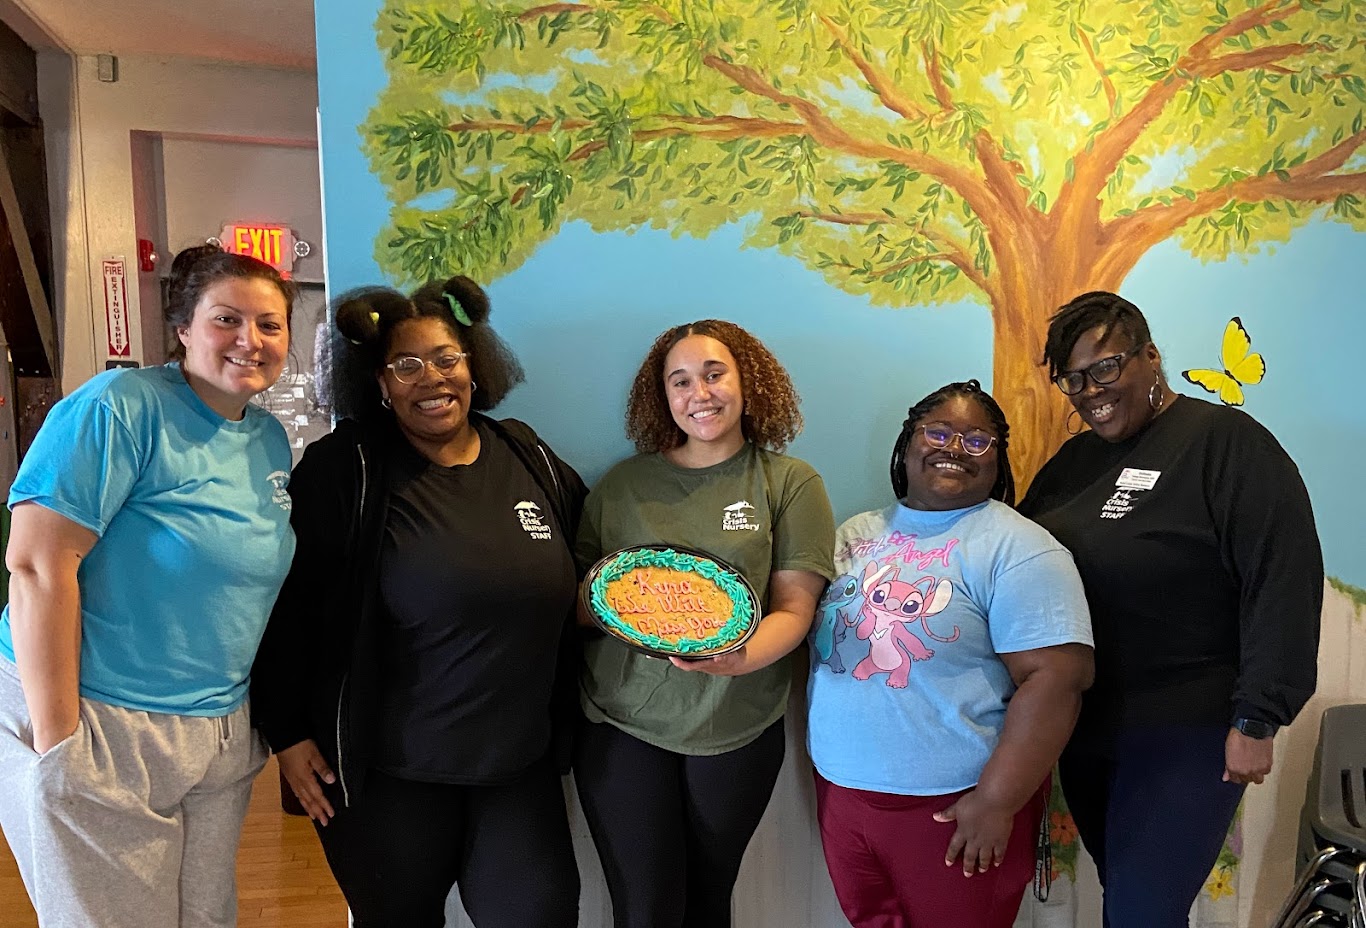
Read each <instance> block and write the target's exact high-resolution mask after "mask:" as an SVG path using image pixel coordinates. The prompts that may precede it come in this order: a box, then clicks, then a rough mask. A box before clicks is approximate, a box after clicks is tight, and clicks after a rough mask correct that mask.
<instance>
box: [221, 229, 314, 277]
mask: <svg viewBox="0 0 1366 928" xmlns="http://www.w3.org/2000/svg"><path fill="white" fill-rule="evenodd" d="M218 240H219V241H220V242H222V243H223V250H224V251H231V252H233V253H234V254H239V255H250V256H251V257H253V258H256V259H257V260H258V261H264V262H266V263H267V264H269V265H270V266H271V267H273V268H275V269H276V270H277V271H279V272H280V273H281V274H282V275H284V276H285V277H288V276H289V273H290V271H291V270H293V269H294V257H295V255H294V233H293V232H292V231H290V229H289V227H288V226H280V225H273V224H269V223H264V224H263V223H242V222H230V223H228V224H227V225H225V226H223V233H222V234H221V235H220V236H219V237H218Z"/></svg>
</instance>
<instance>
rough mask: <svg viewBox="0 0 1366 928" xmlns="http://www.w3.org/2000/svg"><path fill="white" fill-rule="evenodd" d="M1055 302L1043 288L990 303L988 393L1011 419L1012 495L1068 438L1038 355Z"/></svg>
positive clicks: (1060, 400)
mask: <svg viewBox="0 0 1366 928" xmlns="http://www.w3.org/2000/svg"><path fill="white" fill-rule="evenodd" d="M1057 307H1058V303H1057V302H1055V301H1054V300H1053V299H1051V297H1050V296H1049V294H1048V293H1047V292H1046V291H1044V290H1043V289H1042V288H1040V289H1039V290H1037V291H1035V292H1034V293H1032V294H1028V293H1027V294H1023V295H1021V296H1017V297H1014V298H1008V299H1007V300H1006V301H1005V305H1002V306H996V307H993V311H992V321H993V328H994V330H995V357H994V359H993V362H992V395H993V396H995V397H996V399H997V401H998V402H1000V404H1001V408H1002V409H1004V410H1005V414H1006V420H1007V421H1008V422H1009V423H1010V465H1011V468H1012V469H1013V471H1014V473H1015V495H1016V499H1019V498H1021V497H1023V496H1024V492H1025V490H1026V489H1027V488H1028V486H1029V482H1030V481H1031V480H1033V479H1034V475H1035V474H1036V473H1038V471H1039V468H1040V467H1042V466H1043V464H1044V462H1045V461H1047V460H1048V459H1049V458H1050V457H1051V456H1052V455H1053V452H1055V451H1057V450H1058V447H1059V446H1060V445H1061V444H1062V443H1063V442H1064V441H1066V440H1067V438H1068V435H1067V413H1068V412H1069V411H1070V410H1071V408H1072V407H1071V405H1070V404H1068V402H1067V398H1066V397H1065V396H1063V395H1062V393H1061V392H1060V391H1059V390H1058V388H1057V387H1055V386H1053V384H1051V383H1049V382H1048V369H1047V368H1044V367H1040V366H1039V358H1041V357H1042V356H1043V343H1044V337H1045V335H1046V333H1047V332H1048V317H1049V316H1050V315H1051V314H1052V313H1053V312H1054V310H1056V309H1057Z"/></svg>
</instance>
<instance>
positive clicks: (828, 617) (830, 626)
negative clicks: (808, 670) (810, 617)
mask: <svg viewBox="0 0 1366 928" xmlns="http://www.w3.org/2000/svg"><path fill="white" fill-rule="evenodd" d="M861 595H862V594H861V593H860V592H859V583H858V578H857V577H855V576H854V575H853V574H844V575H842V576H839V577H836V578H835V582H834V583H832V584H830V589H829V590H827V591H826V594H825V597H824V598H823V599H822V600H821V608H820V618H819V619H818V620H817V622H816V628H815V630H814V631H813V632H812V633H811V642H812V646H813V647H815V649H816V662H817V663H820V664H829V665H830V669H831V671H833V672H834V673H844V661H843V660H841V659H840V652H839V643H840V642H841V641H843V640H844V636H845V635H846V634H848V632H849V626H851V625H853V624H854V620H853V619H852V618H850V616H851V615H858V609H857V608H856V605H857V600H858V598H859V597H860V596H861ZM846 607H847V608H846Z"/></svg>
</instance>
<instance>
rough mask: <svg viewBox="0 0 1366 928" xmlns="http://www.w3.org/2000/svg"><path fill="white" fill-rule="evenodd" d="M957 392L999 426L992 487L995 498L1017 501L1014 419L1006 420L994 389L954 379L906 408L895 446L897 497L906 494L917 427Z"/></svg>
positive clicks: (893, 451)
mask: <svg viewBox="0 0 1366 928" xmlns="http://www.w3.org/2000/svg"><path fill="white" fill-rule="evenodd" d="M955 396H961V397H966V398H967V399H970V400H972V401H974V402H976V403H977V404H978V405H980V406H981V407H982V408H983V409H985V410H986V412H987V415H988V416H989V417H990V418H991V425H992V428H994V429H995V430H996V482H995V483H994V484H992V487H991V498H992V499H998V500H1000V501H1001V502H1003V503H1005V504H1006V505H1007V506H1014V505H1015V475H1014V473H1013V472H1012V471H1011V469H1010V455H1009V453H1008V449H1009V446H1010V423H1008V422H1007V421H1006V414H1005V411H1004V410H1002V409H1001V406H1000V404H999V403H997V402H996V400H994V399H992V396H991V394H990V393H988V392H986V391H985V390H983V389H982V385H981V384H980V383H978V382H977V381H976V380H968V381H964V382H962V383H951V384H948V385H946V386H943V387H940V388H939V389H938V390H935V391H934V392H933V393H931V394H930V395H929V396H927V397H925V398H924V399H922V400H921V401H920V402H918V403H916V404H915V405H914V406H912V407H911V408H910V409H908V410H907V411H906V421H905V422H904V423H902V425H901V434H900V435H898V436H897V438H896V444H895V445H893V446H892V491H893V492H895V493H896V498H897V499H904V498H905V496H906V489H907V487H906V446H907V445H909V444H910V443H911V436H912V435H914V434H915V427H916V425H917V424H918V423H919V422H920V420H921V419H923V418H925V417H926V416H927V415H929V414H930V410H932V409H934V408H935V407H936V406H938V405H939V404H940V403H943V402H945V401H946V400H950V399H953V398H954V397H955Z"/></svg>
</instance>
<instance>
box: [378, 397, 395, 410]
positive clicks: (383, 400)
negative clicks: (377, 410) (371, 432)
mask: <svg viewBox="0 0 1366 928" xmlns="http://www.w3.org/2000/svg"><path fill="white" fill-rule="evenodd" d="M379 404H380V405H381V406H383V407H384V408H385V409H393V408H394V404H393V403H391V402H389V397H387V396H381V397H380V398H379Z"/></svg>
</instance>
